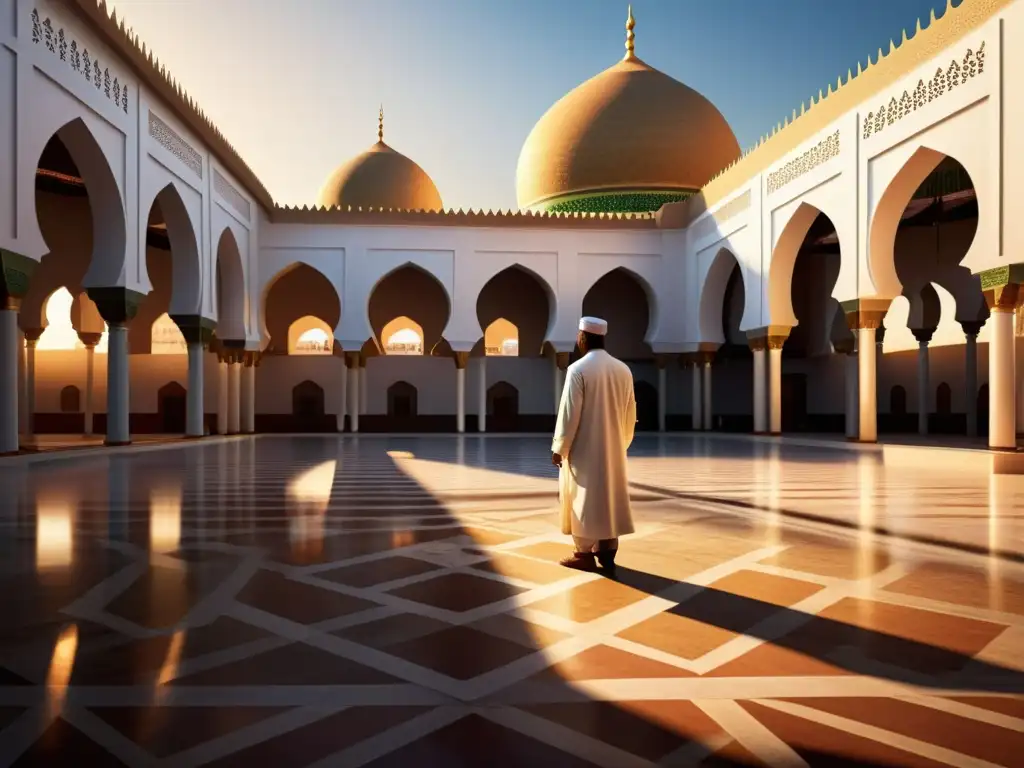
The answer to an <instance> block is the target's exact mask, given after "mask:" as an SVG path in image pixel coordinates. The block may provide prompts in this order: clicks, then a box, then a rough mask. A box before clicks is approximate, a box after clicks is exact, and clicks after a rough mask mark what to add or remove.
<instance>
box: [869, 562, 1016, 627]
mask: <svg viewBox="0 0 1024 768" xmlns="http://www.w3.org/2000/svg"><path fill="white" fill-rule="evenodd" d="M885 591H886V592H896V593H899V594H901V595H913V596H915V597H924V598H927V599H929V600H940V601H942V602H946V603H953V604H954V605H966V606H970V607H971V608H988V607H991V608H992V610H996V611H1005V612H1006V613H1014V614H1016V615H1018V616H1024V581H1018V580H1014V579H1011V578H1008V577H1003V576H1000V575H998V574H992V573H988V572H986V571H985V570H983V569H982V568H980V567H977V568H949V567H945V568H939V567H936V566H934V565H925V566H922V567H920V568H917V569H915V570H914V571H913V572H912V573H910V574H908V575H907V576H904V577H903V578H902V579H900V580H898V581H895V582H893V583H892V584H890V585H888V586H887V587H886V588H885Z"/></svg>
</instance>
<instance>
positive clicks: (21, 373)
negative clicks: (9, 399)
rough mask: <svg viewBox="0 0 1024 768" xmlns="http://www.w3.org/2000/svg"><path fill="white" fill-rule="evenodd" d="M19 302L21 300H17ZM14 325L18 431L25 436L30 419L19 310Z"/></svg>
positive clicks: (23, 343)
mask: <svg viewBox="0 0 1024 768" xmlns="http://www.w3.org/2000/svg"><path fill="white" fill-rule="evenodd" d="M17 301H18V302H20V301H21V299H18V300H17ZM12 314H13V316H14V323H15V326H16V328H17V336H18V350H17V354H18V391H17V393H16V398H17V401H18V431H19V432H20V433H21V434H25V425H26V424H27V423H28V418H27V417H26V415H25V332H24V331H23V330H21V326H18V325H17V323H18V312H17V310H16V311H14V312H13V313H12Z"/></svg>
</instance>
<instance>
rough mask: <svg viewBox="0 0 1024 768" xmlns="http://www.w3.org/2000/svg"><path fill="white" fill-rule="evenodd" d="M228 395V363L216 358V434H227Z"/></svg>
mask: <svg viewBox="0 0 1024 768" xmlns="http://www.w3.org/2000/svg"><path fill="white" fill-rule="evenodd" d="M229 400H230V397H229V395H228V363H227V360H224V359H222V358H221V357H220V355H218V356H217V434H218V435H226V434H227V433H228V421H229V416H228V411H229V410H230V403H229Z"/></svg>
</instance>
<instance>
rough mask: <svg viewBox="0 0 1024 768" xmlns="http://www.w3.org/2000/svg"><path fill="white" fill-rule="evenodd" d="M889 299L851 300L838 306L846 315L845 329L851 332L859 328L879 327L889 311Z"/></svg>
mask: <svg viewBox="0 0 1024 768" xmlns="http://www.w3.org/2000/svg"><path fill="white" fill-rule="evenodd" d="M890 303H891V302H890V301H889V299H851V300H850V301H844V302H842V304H841V305H840V306H842V308H843V313H844V314H845V315H846V327H847V328H849V329H850V330H851V331H856V330H859V329H861V328H868V329H870V328H874V329H875V330H877V329H878V328H880V327H881V325H882V321H883V320H885V314H886V312H888V311H889V304H890Z"/></svg>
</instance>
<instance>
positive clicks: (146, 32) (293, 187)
mask: <svg viewBox="0 0 1024 768" xmlns="http://www.w3.org/2000/svg"><path fill="white" fill-rule="evenodd" d="M966 2H970V0H966ZM108 4H110V0H108ZM113 4H114V5H115V7H116V8H117V11H118V15H119V16H121V15H124V16H125V17H126V20H127V23H128V24H129V25H130V26H132V27H133V28H134V29H135V31H136V32H137V33H139V35H140V36H141V37H142V39H144V40H145V41H146V42H147V44H148V45H149V46H150V47H151V48H153V49H154V50H155V51H156V53H157V55H158V56H159V57H160V59H161V61H162V62H164V63H165V64H166V65H167V67H168V69H169V70H170V71H171V72H172V73H173V74H174V76H175V77H176V78H177V79H178V81H179V82H181V83H182V84H183V86H184V87H185V88H186V89H187V91H188V92H189V94H191V95H192V96H193V98H195V99H196V100H197V101H198V102H199V103H200V104H201V105H202V108H203V109H204V110H205V112H206V114H207V115H208V116H209V117H210V118H211V119H212V120H213V121H214V123H215V124H216V125H217V126H218V127H219V128H220V129H221V131H222V132H223V133H224V134H225V135H226V136H227V137H228V140H229V141H231V142H232V143H233V144H234V146H235V148H236V149H237V150H238V151H239V152H240V153H241V155H242V157H243V158H244V159H245V160H246V162H248V163H249V165H250V166H251V167H252V168H253V170H254V171H255V172H256V174H257V176H259V178H260V179H261V180H262V181H263V183H264V184H265V185H266V187H267V189H269V190H270V193H271V195H272V196H273V197H274V199H275V201H276V202H278V203H281V204H298V205H302V204H304V203H308V204H312V203H313V202H315V200H316V197H317V192H318V191H319V189H320V185H321V184H322V183H323V181H324V180H325V179H326V177H327V176H328V175H329V174H330V172H331V171H332V170H333V169H334V168H335V167H337V166H338V165H340V164H341V163H342V162H344V161H345V160H347V159H349V158H350V157H352V156H353V155H355V154H358V153H359V152H361V151H362V150H364V149H366V148H367V147H369V146H370V145H371V144H373V143H374V142H375V141H376V140H377V108H378V106H379V105H380V104H381V103H383V105H384V116H385V117H384V131H385V137H384V138H385V141H387V142H388V143H389V144H390V145H391V146H392V147H394V148H395V149H396V150H398V151H400V152H402V153H404V154H406V155H408V156H409V157H411V158H413V159H414V160H415V161H416V162H418V163H419V164H420V165H421V166H423V168H424V170H426V172H427V173H429V174H430V176H431V177H432V178H433V179H434V182H435V183H436V184H437V187H438V189H439V190H440V192H441V197H442V199H443V200H444V203H445V206H446V207H453V208H483V209H485V210H486V209H488V208H495V209H497V208H516V207H517V205H516V194H515V171H516V161H517V160H518V157H519V150H520V148H521V147H522V144H523V141H524V140H525V139H526V136H527V134H529V132H530V129H531V128H532V127H533V125H534V123H535V122H536V121H537V120H538V119H539V118H540V116H541V115H542V114H544V112H545V111H546V110H547V109H548V107H550V106H551V105H552V104H553V103H554V102H555V101H557V100H558V99H559V98H561V97H562V96H563V95H564V94H565V93H567V92H568V91H570V90H571V89H572V88H574V87H575V86H577V85H579V84H580V83H582V82H583V81H584V80H586V79H588V78H589V77H592V76H593V75H595V74H597V73H598V72H600V71H602V70H603V69H605V68H607V67H609V66H611V65H612V64H614V63H615V62H616V61H617V60H618V59H620V58H621V57H622V55H623V53H624V48H623V45H624V42H625V20H626V3H625V2H620V1H619V0H515V1H513V0H359V1H357V0H114V3H113ZM957 5H959V2H958V3H957ZM945 6H946V0H704V2H695V1H694V0H637V1H636V2H634V3H633V13H634V16H635V17H636V29H635V32H636V53H637V55H638V56H639V57H640V58H642V59H643V60H644V61H646V62H647V63H648V64H650V65H651V66H654V67H657V68H658V69H660V70H662V71H663V72H666V73H667V74H669V75H671V76H672V77H675V78H676V79H678V80H682V81H683V82H685V83H686V84H687V85H689V86H691V87H692V88H696V89H697V90H698V91H700V92H701V93H703V94H704V95H705V96H706V97H707V98H709V99H710V100H711V101H712V102H714V103H715V105H716V106H717V107H718V108H719V109H720V110H721V111H722V113H723V114H724V115H725V118H726V119H727V120H728V121H729V123H730V124H731V125H732V128H733V131H734V132H735V133H736V136H737V138H738V139H739V142H740V145H741V146H742V147H744V148H746V147H748V146H750V145H751V144H753V143H754V142H755V141H757V139H758V137H759V136H760V135H761V134H763V133H767V132H768V131H770V129H771V127H772V126H773V125H775V123H776V122H778V121H780V120H782V118H783V117H784V116H785V115H787V114H790V113H791V112H792V110H793V108H794V107H795V108H797V109H799V106H800V102H801V100H803V101H807V100H808V99H809V98H810V97H811V95H812V94H813V95H815V96H816V95H817V93H818V89H819V88H822V89H824V88H826V87H827V85H828V84H829V83H830V82H831V83H833V84H835V82H836V78H837V77H838V76H839V75H840V74H842V76H843V78H844V79H845V77H846V72H847V70H848V69H853V70H854V71H856V69H857V62H858V60H859V61H861V62H862V63H864V64H866V63H867V58H868V56H869V54H870V55H871V56H872V58H874V57H875V56H877V51H878V49H879V48H880V47H882V48H884V49H885V50H886V51H887V50H888V46H889V40H890V38H891V39H893V40H895V41H897V42H899V40H900V36H901V33H902V30H903V29H906V30H907V34H908V36H910V35H912V34H913V30H914V26H915V23H916V21H917V19H918V18H920V19H921V20H922V25H923V26H927V22H928V16H929V13H930V11H931V10H932V8H934V9H935V13H936V15H937V16H941V15H942V13H943V11H944V9H945Z"/></svg>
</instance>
